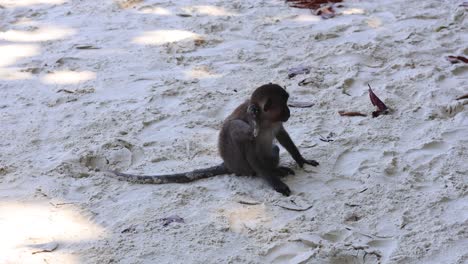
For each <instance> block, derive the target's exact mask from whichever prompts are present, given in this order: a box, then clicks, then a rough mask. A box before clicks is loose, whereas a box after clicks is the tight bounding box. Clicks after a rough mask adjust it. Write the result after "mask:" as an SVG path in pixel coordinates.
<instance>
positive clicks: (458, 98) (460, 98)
mask: <svg viewBox="0 0 468 264" xmlns="http://www.w3.org/2000/svg"><path fill="white" fill-rule="evenodd" d="M463 99H468V94H465V95H462V96H460V97H457V100H463Z"/></svg>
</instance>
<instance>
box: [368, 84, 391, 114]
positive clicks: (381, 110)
mask: <svg viewBox="0 0 468 264" xmlns="http://www.w3.org/2000/svg"><path fill="white" fill-rule="evenodd" d="M367 85H368V86H369V97H370V100H371V103H372V105H374V106H376V107H377V111H374V112H372V117H378V116H379V115H381V114H387V113H388V107H387V106H386V105H385V104H384V103H383V102H382V101H381V100H380V99H379V97H377V95H375V93H374V92H373V91H372V88H371V86H370V84H367Z"/></svg>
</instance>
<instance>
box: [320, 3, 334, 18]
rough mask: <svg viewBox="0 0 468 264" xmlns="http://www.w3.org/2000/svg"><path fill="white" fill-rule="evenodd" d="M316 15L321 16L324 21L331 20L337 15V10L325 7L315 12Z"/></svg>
mask: <svg viewBox="0 0 468 264" xmlns="http://www.w3.org/2000/svg"><path fill="white" fill-rule="evenodd" d="M315 14H316V15H318V16H321V17H322V18H323V19H329V18H332V17H334V16H335V15H336V13H335V10H334V9H333V7H332V6H324V7H321V8H319V9H317V11H316V12H315Z"/></svg>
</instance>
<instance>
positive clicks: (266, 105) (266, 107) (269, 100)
mask: <svg viewBox="0 0 468 264" xmlns="http://www.w3.org/2000/svg"><path fill="white" fill-rule="evenodd" d="M272 104H273V102H272V101H271V99H270V98H268V100H267V101H266V103H265V104H264V105H263V111H265V112H266V111H268V110H269V109H270V108H271V105H272Z"/></svg>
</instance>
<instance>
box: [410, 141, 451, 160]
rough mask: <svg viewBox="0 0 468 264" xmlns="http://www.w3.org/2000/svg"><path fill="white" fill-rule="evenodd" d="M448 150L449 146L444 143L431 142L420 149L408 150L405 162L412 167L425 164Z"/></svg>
mask: <svg viewBox="0 0 468 264" xmlns="http://www.w3.org/2000/svg"><path fill="white" fill-rule="evenodd" d="M449 149H450V145H449V144H447V143H446V142H445V141H431V142H429V143H426V144H424V145H423V146H421V147H420V148H417V149H410V150H408V151H407V152H406V155H405V156H406V158H405V160H407V161H408V162H409V163H410V164H414V165H420V164H425V163H427V162H429V161H431V160H432V159H434V158H435V157H436V156H439V155H441V154H443V153H445V152H446V151H447V150H449Z"/></svg>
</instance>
